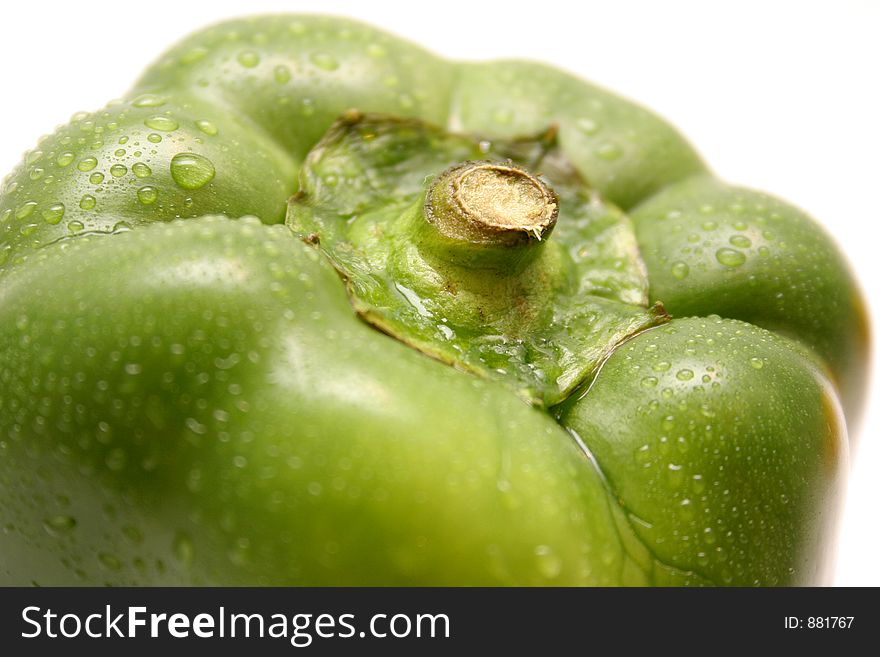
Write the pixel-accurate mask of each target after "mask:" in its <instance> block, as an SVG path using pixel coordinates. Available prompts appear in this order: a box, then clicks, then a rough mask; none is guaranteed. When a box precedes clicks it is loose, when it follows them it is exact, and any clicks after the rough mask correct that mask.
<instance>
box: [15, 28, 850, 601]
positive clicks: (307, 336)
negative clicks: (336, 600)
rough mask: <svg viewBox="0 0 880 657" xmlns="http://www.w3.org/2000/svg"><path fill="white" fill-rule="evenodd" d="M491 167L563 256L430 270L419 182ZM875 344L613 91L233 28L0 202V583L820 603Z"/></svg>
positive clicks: (357, 39) (386, 42) (163, 70)
mask: <svg viewBox="0 0 880 657" xmlns="http://www.w3.org/2000/svg"><path fill="white" fill-rule="evenodd" d="M352 108H357V109H358V110H360V111H362V112H368V113H370V114H369V115H366V117H365V116H364V115H359V114H353V113H351V112H348V110H350V109H352ZM346 112H348V113H347V114H346ZM340 116H342V118H341V119H340ZM356 117H357V118H356ZM391 117H393V118H391ZM379 146H381V147H379ZM508 158H509V159H511V160H513V162H514V163H515V165H516V166H520V167H523V168H524V169H526V170H528V171H530V172H531V173H532V174H541V178H542V180H544V181H545V182H546V183H547V184H548V185H549V186H550V187H551V188H552V189H553V190H554V192H555V194H556V195H557V198H558V202H559V208H558V210H559V218H558V221H557V224H556V226H555V228H554V229H553V231H552V233H550V234H549V235H548V236H547V237H546V239H542V241H541V244H540V245H539V246H538V247H537V250H535V251H534V252H532V251H529V252H528V253H526V255H523V253H525V252H522V251H517V253H518V254H519V255H518V256H517V258H512V259H511V263H514V262H517V263H519V264H518V265H514V264H511V265H510V267H509V268H505V267H504V264H503V263H504V259H503V257H496V256H497V254H496V256H492V263H493V264H492V266H491V267H487V266H472V263H478V262H479V261H480V248H479V245H473V244H472V245H470V246H468V247H467V248H468V249H470V250H469V251H468V253H472V254H474V255H473V257H471V256H470V255H469V256H468V258H469V260H468V261H467V263H468V264H467V266H462V263H461V262H451V261H450V260H449V258H447V257H445V256H444V255H443V253H442V248H441V246H440V245H439V243H438V242H437V241H436V240H435V239H434V238H432V237H431V233H430V231H427V232H426V231H425V224H424V220H425V214H424V200H425V198H426V196H427V195H428V193H429V190H430V184H431V182H432V181H433V180H435V179H436V177H437V176H439V175H440V174H442V172H443V171H445V170H447V169H448V168H449V167H451V166H453V165H456V164H460V163H462V162H464V161H472V160H490V161H493V162H506V161H507V160H508ZM626 213H629V215H627V214H626ZM216 215H225V216H216ZM245 215H249V216H250V218H243V219H230V218H226V217H233V218H234V217H243V216H245ZM285 221H286V224H287V225H273V224H281V223H282V222H285ZM692 235H696V236H697V237H696V239H695V238H693V237H692ZM741 238H745V239H747V240H748V241H749V244H748V245H747V244H746V242H745V240H744V239H741ZM477 241H479V240H477ZM471 247H473V248H471ZM516 248H517V249H519V248H520V247H519V246H517V247H516ZM526 248H529V249H531V248H533V245H530V246H527V247H526ZM520 256H522V257H520ZM487 259H488V256H487ZM340 274H341V275H342V277H343V279H344V280H340ZM393 283H399V284H401V285H403V287H404V288H406V289H407V290H409V291H411V292H412V293H413V294H414V295H415V297H416V299H417V300H418V302H419V304H421V305H422V307H423V308H424V309H427V310H428V311H429V312H430V315H431V316H432V317H434V318H436V317H445V318H446V324H445V325H447V328H449V330H451V331H453V332H454V334H455V336H456V338H455V339H454V340H449V338H448V334H447V333H446V332H445V331H443V330H440V329H439V328H438V326H437V322H436V321H434V320H432V321H431V322H428V321H425V317H424V315H422V314H421V313H419V312H418V304H415V305H414V304H413V303H412V301H413V297H410V296H408V295H407V294H403V293H401V292H400V289H399V288H394V289H396V290H397V292H393V290H392V288H390V287H389V284H393ZM658 301H659V302H662V303H663V304H664V305H665V307H666V309H667V310H669V311H670V312H671V313H672V314H673V315H674V316H676V317H687V316H688V315H701V316H708V317H703V318H700V317H695V318H690V319H673V320H672V321H669V318H668V316H666V315H665V314H664V313H663V312H662V311H661V310H660V309H659V308H658V309H653V310H652V306H653V304H654V303H655V302H658ZM414 309H415V311H414ZM480 310H482V314H481V312H480ZM487 310H488V313H487ZM712 313H717V314H718V315H722V316H724V317H725V318H726V319H720V318H718V317H714V316H709V315H711V314H712ZM487 316H488V317H489V320H490V321H487ZM862 317H863V312H862V310H861V301H860V296H859V293H858V290H857V287H856V285H855V283H854V281H853V280H852V277H851V275H850V273H849V271H848V269H847V267H846V264H845V261H844V259H843V258H842V256H841V255H840V254H839V253H838V251H837V250H836V248H835V247H834V245H833V243H832V242H831V241H830V240H829V239H828V237H827V236H826V235H825V234H824V233H823V231H822V230H821V229H820V228H819V227H818V226H817V225H816V224H815V223H814V222H813V221H812V220H810V219H809V218H808V217H806V216H805V215H803V213H800V212H799V211H797V210H795V209H794V208H791V207H790V206H788V205H786V204H784V203H783V202H782V201H779V200H776V199H771V198H770V197H767V196H766V195H763V194H759V193H757V192H752V191H749V190H743V189H739V188H732V187H729V186H727V185H725V184H724V183H721V182H719V181H717V180H715V179H714V178H712V177H711V176H710V175H709V174H708V173H707V172H706V170H705V167H704V166H703V164H702V163H701V161H700V159H699V157H698V156H697V155H696V154H695V152H694V150H693V149H692V148H691V147H690V146H689V145H688V144H687V143H686V142H685V141H684V140H683V139H682V137H681V136H680V135H679V134H678V133H677V132H676V131H675V129H674V128H672V127H670V126H669V125H668V124H666V123H664V122H663V121H662V120H660V119H659V118H657V117H656V116H654V115H653V114H651V113H649V112H648V111H646V110H644V109H642V108H640V107H637V106H635V105H633V104H632V103H630V102H628V101H625V100H623V99H620V98H618V97H616V96H614V95H612V94H610V93H608V92H606V91H604V90H602V89H599V88H596V87H594V86H592V85H590V84H588V83H585V82H583V81H581V80H579V79H577V78H574V77H572V76H571V75H569V74H567V73H564V72H562V71H558V70H556V69H552V68H550V67H547V66H543V65H540V64H534V63H527V62H515V61H502V62H489V63H479V64H474V63H460V62H449V61H445V60H442V59H440V58H437V57H435V56H434V55H432V54H430V53H428V52H426V51H424V50H422V49H421V48H419V47H417V46H414V45H412V44H409V43H407V42H405V41H401V40H399V39H397V38H395V37H392V36H390V35H387V34H384V33H382V32H380V31H377V30H375V29H374V28H371V27H368V26H365V25H362V24H360V23H356V22H353V21H348V20H344V19H338V18H324V17H313V16H274V17H260V18H254V19H248V20H239V21H231V22H227V23H223V24H220V25H217V26H214V27H211V28H208V29H206V30H204V31H202V32H199V33H197V34H194V35H192V36H191V37H189V38H187V39H186V40H185V41H183V42H182V43H180V44H178V45H177V46H175V47H174V48H172V49H171V50H170V51H169V52H167V53H166V54H165V55H163V56H162V57H161V58H160V59H159V61H158V62H157V63H156V64H154V65H153V66H152V67H151V68H150V69H149V70H148V71H147V72H146V73H145V74H144V75H143V77H142V78H141V79H140V81H139V82H137V83H136V85H135V87H134V89H133V90H132V91H131V92H130V93H129V94H128V95H127V96H125V98H124V99H123V100H121V101H118V102H115V103H113V104H111V105H108V106H107V107H106V108H105V109H103V110H100V111H98V112H95V113H92V114H82V115H78V116H76V117H74V119H73V120H72V121H71V123H70V124H68V125H66V126H63V127H61V128H59V129H58V130H57V131H56V132H55V133H54V134H52V135H50V136H49V137H47V138H45V139H43V140H42V141H41V142H40V143H39V145H38V147H37V148H36V149H35V150H33V151H31V152H30V153H28V154H27V155H26V157H25V161H24V162H23V163H22V164H21V165H20V166H19V167H18V168H17V169H16V170H15V171H13V172H12V174H11V175H10V176H9V177H8V178H7V179H6V180H5V181H4V183H3V187H2V192H0V364H2V366H0V390H2V393H0V525H2V527H3V532H2V534H0V556H2V558H0V582H2V583H4V584H27V583H38V584H123V585H125V584H134V585H138V584H187V583H191V584H232V585H235V584H290V585H295V584H306V585H319V584H350V585H359V584H364V585H370V584H372V585H385V584H400V585H409V584H427V585H462V584H464V585H648V584H654V585H705V584H710V585H711V584H716V585H721V584H734V585H793V584H815V583H822V582H823V581H825V577H826V576H827V575H826V573H827V566H828V554H829V553H830V552H831V548H832V547H833V542H834V524H835V517H836V507H837V503H838V498H839V493H840V490H841V488H842V484H843V473H844V472H845V470H846V460H847V438H846V428H845V422H844V417H843V413H842V411H841V400H842V404H843V406H844V407H845V408H846V412H847V417H848V419H850V421H852V418H853V417H854V416H855V414H856V411H857V407H858V400H859V399H860V397H861V395H862V392H863V387H864V386H863V383H862V381H861V380H860V368H861V367H862V364H863V363H864V361H865V353H866V349H867V339H866V337H865V336H866V330H865V326H864V321H863V319H862ZM363 320H367V321H363ZM739 320H745V321H748V322H751V323H749V324H747V323H745V322H744V321H739ZM369 324H373V325H374V326H370V325H369ZM376 327H378V328H380V329H382V331H384V332H386V333H390V334H391V337H389V336H388V335H383V334H382V333H381V332H380V331H377V330H375V328H376ZM759 327H760V328H759ZM767 329H770V330H769V331H768V330H767ZM490 331H491V332H490ZM771 331H772V332H771ZM487 335H498V336H499V337H500V339H501V343H503V344H508V345H509V344H516V345H518V346H519V347H521V348H518V349H496V350H494V351H492V353H493V354H495V355H494V356H493V358H496V360H492V359H489V358H488V357H487V354H489V351H490V350H487V349H486V348H485V339H486V337H487ZM481 345H482V346H481ZM420 352H421V353H420ZM426 355H428V356H431V357H430V358H428V357H426ZM563 355H564V357H563ZM450 365H454V367H450ZM548 372H550V373H551V374H550V375H547V373H548ZM524 400H525V401H527V402H528V403H524Z"/></svg>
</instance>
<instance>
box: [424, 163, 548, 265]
mask: <svg viewBox="0 0 880 657" xmlns="http://www.w3.org/2000/svg"><path fill="white" fill-rule="evenodd" d="M558 212H559V201H558V199H557V197H556V193H555V192H554V191H553V190H552V189H551V188H550V187H549V186H548V185H546V184H545V183H544V182H542V181H541V180H539V179H538V178H537V177H536V176H534V175H532V174H531V173H529V172H528V171H526V170H525V169H522V168H520V167H518V166H516V165H514V164H511V163H499V162H482V161H479V162H472V161H469V162H464V163H462V164H458V165H456V166H454V167H452V168H450V169H447V170H446V171H444V172H443V173H442V174H440V176H438V177H437V179H436V180H435V181H434V183H433V184H432V185H431V187H430V188H429V189H428V192H427V194H426V196H425V203H424V223H425V224H426V225H427V227H429V231H428V233H429V234H427V235H426V234H425V231H420V232H422V233H423V237H425V238H427V241H428V242H429V243H430V248H431V250H432V251H434V252H435V253H437V254H438V255H440V256H441V257H443V258H444V259H446V260H450V261H452V262H455V263H457V264H462V265H466V266H471V267H478V268H486V267H488V268H497V267H498V266H501V265H506V266H511V265H514V264H515V263H517V262H520V261H523V260H524V256H526V255H527V254H535V253H537V251H538V248H537V247H538V246H540V243H541V242H542V240H544V239H545V238H547V237H549V235H550V233H551V231H552V230H553V227H554V226H555V225H556V218H557V215H558ZM422 241H423V242H425V241H426V240H422Z"/></svg>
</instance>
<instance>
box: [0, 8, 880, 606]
mask: <svg viewBox="0 0 880 657" xmlns="http://www.w3.org/2000/svg"><path fill="white" fill-rule="evenodd" d="M267 11H269V12H281V11H305V12H322V13H335V14H342V15H348V16H354V17H359V18H362V19H364V20H367V21H369V22H372V23H374V24H375V25H377V26H380V27H384V28H385V29H387V30H390V31H392V32H395V33H397V34H399V35H402V36H406V37H408V38H410V39H411V40H414V41H417V42H420V43H422V44H423V45H425V46H427V47H428V48H430V49H432V50H434V51H436V52H438V53H440V54H443V55H446V56H449V57H457V58H477V59H490V58H497V57H523V58H531V59H539V60H543V61H546V62H550V63H554V64H557V65H559V66H562V67H564V68H567V69H569V70H571V71H574V72H576V73H578V74H580V75H582V76H583V77H585V78H588V79H590V80H592V81H594V82H597V83H600V84H602V85H604V86H606V87H609V88H611V89H613V90H616V91H618V92H620V93H622V94H623V95H626V96H629V97H630V98H632V99H635V100H637V101H639V102H641V103H642V104H644V105H646V106H648V107H650V108H652V109H654V110H655V111H657V112H659V113H660V114H662V115H664V116H665V117H666V118H668V119H669V120H671V121H672V122H673V123H674V124H676V125H677V126H678V127H679V128H680V129H681V130H682V131H683V132H684V133H685V134H686V135H687V136H688V137H689V138H690V139H691V141H692V142H693V143H694V144H696V146H697V148H698V149H699V150H700V152H701V153H702V154H703V155H704V157H705V158H706V161H707V162H708V163H709V164H710V166H711V167H712V168H713V169H714V170H715V171H716V172H717V173H718V175H720V176H721V177H723V178H726V179H728V180H730V181H732V182H737V183H741V184H745V185H749V186H753V187H757V188H760V189H764V190H767V191H770V192H772V193H774V194H777V195H779V196H782V197H783V198H786V199H788V200H789V201H791V202H793V203H795V204H797V205H800V206H801V207H802V208H804V209H806V210H807V211H808V212H810V213H811V214H812V215H813V216H814V217H816V218H817V219H818V220H819V221H821V222H822V223H824V224H825V225H826V226H827V227H828V228H829V230H830V231H831V232H832V233H833V234H834V235H835V237H836V239H837V240H838V242H839V243H840V245H841V246H842V248H843V249H844V251H846V252H847V253H848V254H849V256H850V258H851V261H852V263H853V267H854V269H855V270H856V272H857V274H858V276H859V278H860V280H861V282H862V285H863V287H864V288H865V291H866V293H867V295H868V298H869V307H870V308H871V311H872V321H873V325H874V327H875V328H876V327H878V326H880V321H878V317H880V315H878V309H880V286H878V285H877V283H878V282H880V281H878V272H880V245H878V243H877V237H878V232H880V231H878V229H877V225H878V221H880V209H878V208H880V198H878V193H877V191H878V190H880V166H878V162H880V127H878V126H880V98H878V93H880V91H878V90H880V3H872V2H870V1H869V0H864V1H862V2H857V1H843V0H836V1H829V2H824V3H818V2H804V1H801V2H770V1H769V0H763V1H758V2H755V1H750V0H740V1H737V2H682V1H670V0H666V1H664V2H649V1H644V2H635V1H629V2H613V1H612V0H603V1H602V2H583V1H581V2H575V1H574V0H569V1H568V2H555V1H550V0H533V6H532V7H529V5H528V4H526V3H516V2H513V1H510V0H509V1H507V2H482V3H480V2H476V1H475V0H471V1H469V2H459V1H449V0H433V1H432V2H430V3H424V4H418V3H416V2H409V3H402V2H398V3H390V2H378V1H376V0H372V1H370V2H364V1H360V2H352V1H341V0H338V1H332V0H330V1H319V0H312V1H311V2H308V1H306V2H293V1H288V2H260V1H254V0H251V1H249V2H245V1H244V0H238V1H237V2H236V1H224V0H214V2H211V3H210V4H208V3H204V4H203V3H192V4H189V3H184V2H181V1H177V2H166V1H164V0H150V1H149V2H121V1H119V0H117V1H115V2H97V1H93V2H89V1H85V0H78V1H76V2H64V3H63V4H62V3H57V4H56V3H49V2H37V1H35V2H21V3H19V2H6V3H3V5H2V8H0V85H2V86H0V129H2V132H0V177H2V176H3V175H5V173H6V172H8V171H9V170H11V169H12V168H13V166H15V165H16V164H17V163H18V160H19V158H20V157H21V154H22V153H23V152H24V151H25V150H26V149H28V148H31V147H33V146H34V145H35V143H36V138H37V137H38V136H39V135H41V134H44V133H47V132H50V131H51V130H52V129H53V128H54V126H55V125H57V124H60V123H66V122H67V120H68V119H69V117H70V115H71V114H73V113H74V112H75V111H78V110H94V109H98V108H100V107H101V106H103V105H104V103H106V101H108V100H110V99H111V98H114V97H118V96H121V95H122V94H123V93H125V92H126V91H127V89H128V86H129V85H130V84H131V83H132V82H133V81H134V80H135V78H136V77H137V76H138V75H139V73H140V71H141V70H142V69H143V68H144V67H145V66H147V65H148V64H149V63H150V62H151V61H152V60H153V59H154V58H155V57H157V56H158V55H159V53H160V52H161V51H162V50H164V49H165V48H166V47H168V46H170V45H171V44H172V43H173V42H175V41H176V40H178V39H179V38H181V37H183V36H184V35H186V34H187V33H188V32H190V31H191V30H194V29H197V28H199V27H202V26H203V25H205V24H207V23H210V22H214V21H216V20H219V19H221V18H225V17H230V16H240V15H244V14H249V13H258V12H267ZM873 369H874V371H875V372H876V369H877V367H876V362H875V364H874V368H873ZM874 379H875V380H876V379H877V376H876V374H875V375H874ZM878 389H880V386H874V387H873V388H872V395H871V398H870V400H869V402H868V409H867V414H866V417H865V421H864V422H863V424H862V427H861V430H860V431H859V435H858V436H857V448H856V450H855V452H854V454H853V455H852V457H853V459H852V460H853V465H852V476H851V479H850V483H849V493H848V499H847V505H846V511H845V515H844V520H843V526H842V530H841V541H840V546H839V557H838V567H837V575H836V579H835V583H836V584H839V585H850V586H861V585H871V586H878V585H880V558H878V557H877V555H878V554H880V546H878V529H877V518H878V511H880V510H878V504H880V496H878V489H880V486H878V480H880V445H878V428H880V394H878ZM841 613H845V612H844V611H841Z"/></svg>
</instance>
